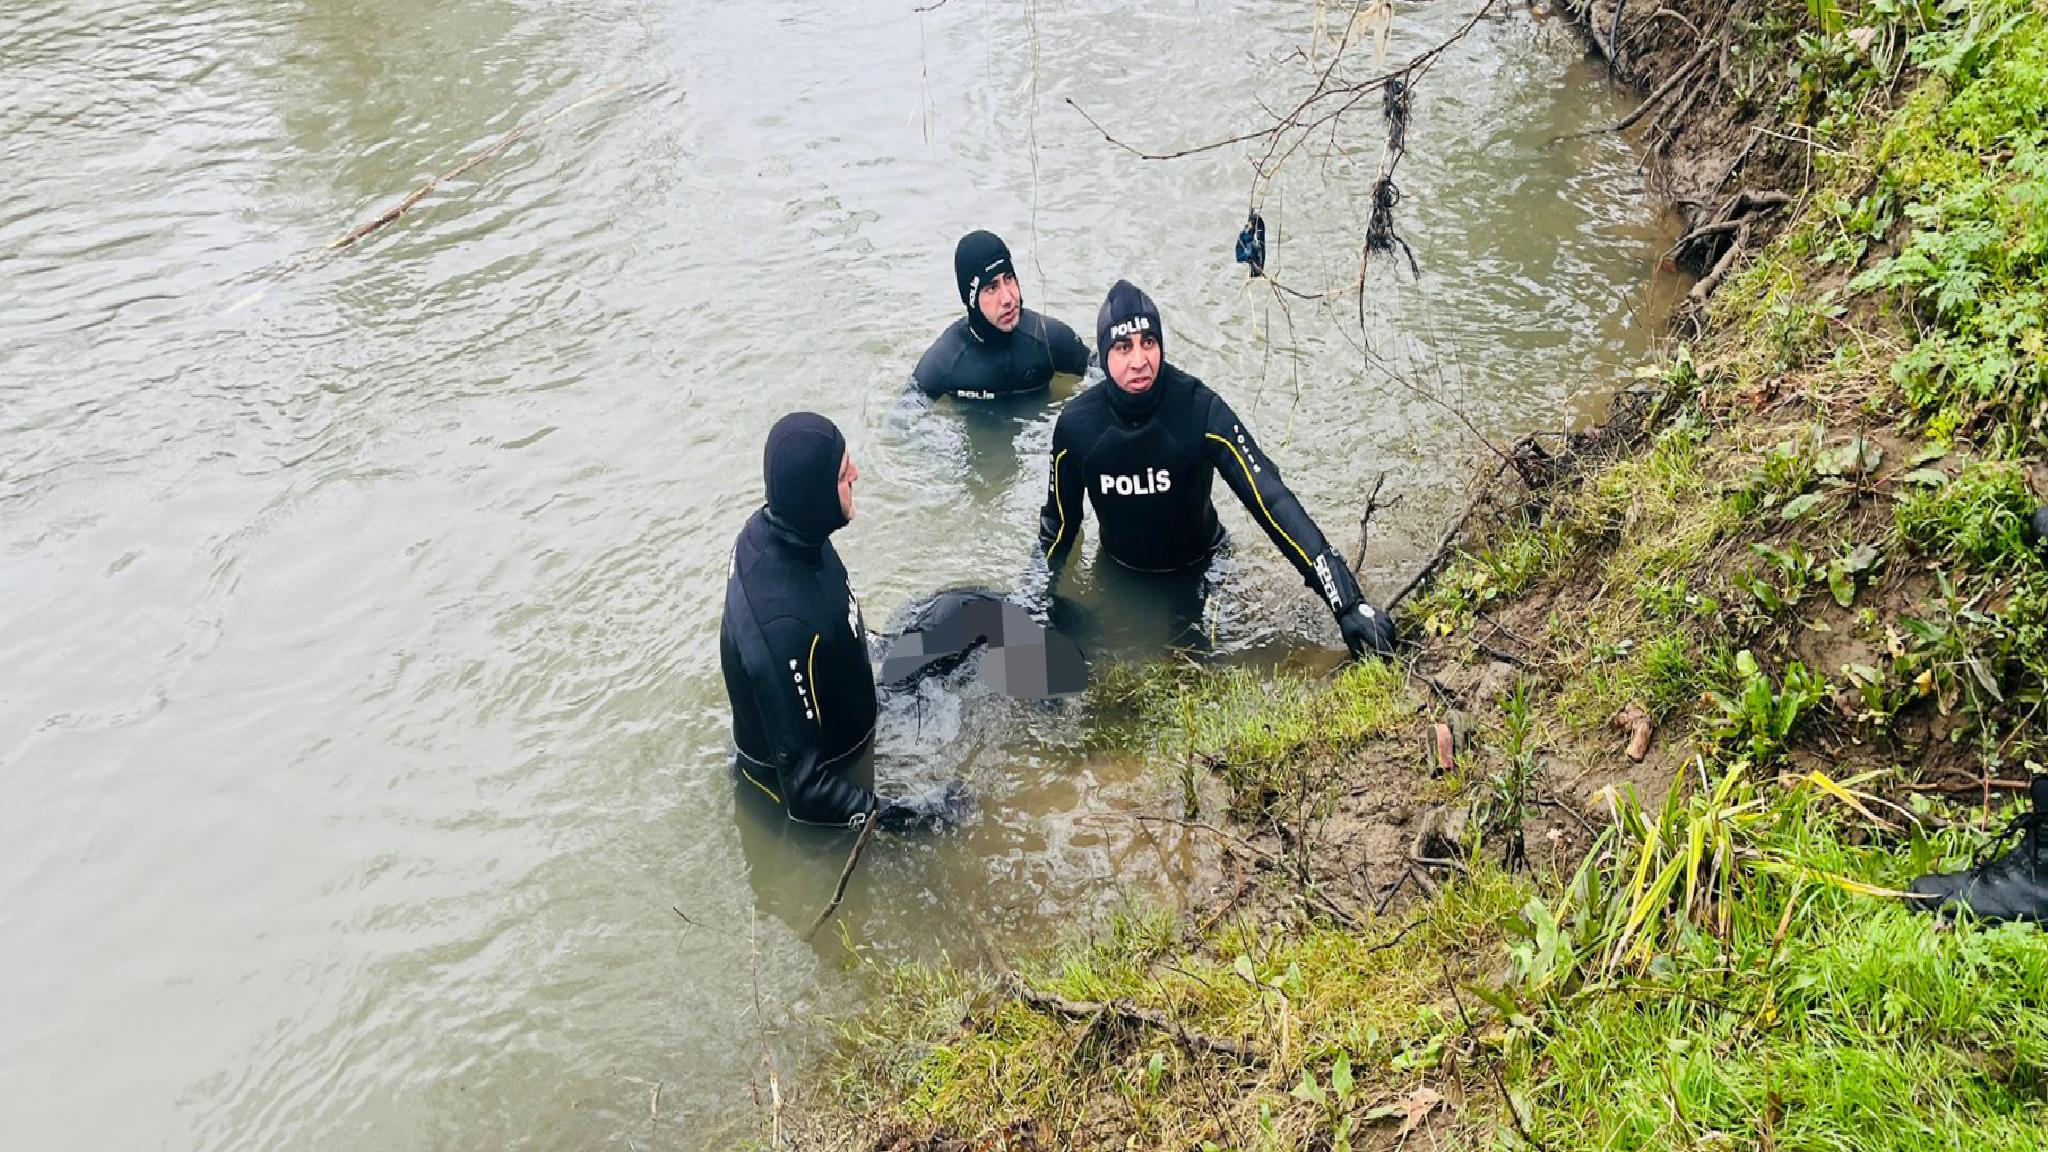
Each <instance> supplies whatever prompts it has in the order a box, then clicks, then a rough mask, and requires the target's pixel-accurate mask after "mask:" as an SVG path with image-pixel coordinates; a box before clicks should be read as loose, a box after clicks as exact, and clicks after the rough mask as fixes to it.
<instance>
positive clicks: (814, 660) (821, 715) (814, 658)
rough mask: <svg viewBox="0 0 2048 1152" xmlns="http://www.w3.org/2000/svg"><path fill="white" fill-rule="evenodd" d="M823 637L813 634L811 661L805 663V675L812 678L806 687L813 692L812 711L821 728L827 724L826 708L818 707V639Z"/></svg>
mask: <svg viewBox="0 0 2048 1152" xmlns="http://www.w3.org/2000/svg"><path fill="white" fill-rule="evenodd" d="M822 639H824V637H822V636H818V635H815V634H813V635H812V636H811V656H810V662H809V663H807V664H805V665H804V675H806V676H808V677H809V678H810V679H809V681H808V682H807V683H806V684H805V687H807V688H809V689H810V692H811V711H812V712H813V713H815V714H816V716H817V721H818V727H820V728H823V727H824V726H825V710H824V709H823V708H820V707H818V641H819V640H822Z"/></svg>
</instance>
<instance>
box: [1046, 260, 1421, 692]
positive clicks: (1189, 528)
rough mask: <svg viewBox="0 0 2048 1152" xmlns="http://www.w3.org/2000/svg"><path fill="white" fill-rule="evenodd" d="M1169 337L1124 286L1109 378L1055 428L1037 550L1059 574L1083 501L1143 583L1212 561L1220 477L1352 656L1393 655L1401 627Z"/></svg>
mask: <svg viewBox="0 0 2048 1152" xmlns="http://www.w3.org/2000/svg"><path fill="white" fill-rule="evenodd" d="M1165 335H1166V332H1165V329H1164V327H1163V326H1162V325H1161V324H1160V322H1159V309H1158V308H1157V307H1156V306H1154V305H1153V303H1152V300H1151V298H1150V297H1149V296H1146V295H1145V294H1144V293H1143V292H1141V291H1139V290H1138V289H1137V288H1134V287H1132V286H1131V284H1130V283H1129V282H1128V281H1123V280H1119V281H1117V282H1116V286H1115V287H1113V288H1111V289H1110V290H1109V296H1108V298H1107V299H1105V300H1104V301H1103V302H1102V311H1101V313H1100V314H1098V315H1097V316H1096V319H1095V340H1096V347H1097V349H1098V350H1099V352H1100V355H1101V358H1102V367H1103V371H1104V372H1105V373H1106V375H1107V377H1108V378H1107V379H1105V380H1102V381H1101V382H1099V383H1097V384H1096V385H1095V386H1094V387H1092V388H1090V389H1088V390H1087V391H1086V392H1083V393H1082V394H1081V395H1079V396H1076V397H1075V398H1074V399H1073V400H1072V401H1071V402H1070V403H1068V405H1067V406H1066V408H1065V409H1064V410H1063V411H1061V413H1060V416H1059V421H1058V423H1056V424H1055V425H1054V426H1053V434H1052V467H1051V469H1050V472H1051V475H1050V477H1049V478H1048V480H1047V484H1046V494H1045V507H1044V509H1043V510H1042V511H1041V512H1040V513H1039V520H1038V544H1039V549H1040V551H1041V552H1042V553H1043V554H1044V556H1045V560H1046V565H1047V568H1048V569H1049V573H1048V575H1056V574H1057V573H1058V571H1059V568H1060V565H1061V563H1062V562H1063V561H1064V560H1065V558H1066V554H1067V552H1068V551H1069V550H1070V549H1072V547H1073V545H1074V542H1075V541H1076V540H1079V539H1080V537H1081V494H1082V493H1083V492H1086V493H1087V496H1088V502H1089V503H1090V504H1092V505H1094V507H1095V519H1096V522H1097V523H1098V524H1099V525H1100V527H1101V530H1102V550H1103V551H1104V552H1106V553H1108V554H1109V556H1110V557H1111V558H1112V559H1114V560H1115V561H1116V562H1117V563H1119V564H1121V565H1123V566H1124V567H1126V568H1131V569H1135V570H1137V571H1140V572H1173V571H1179V570H1182V569H1185V568H1188V567H1190V566H1192V565H1195V564H1199V563H1201V562H1203V561H1205V560H1207V559H1208V558H1209V556H1210V554H1211V553H1213V552H1214V551H1215V550H1216V547H1217V546H1218V545H1219V544H1221V543H1222V542H1223V525H1222V524H1221V523H1220V522H1219V521H1218V520H1217V518H1216V507H1215V505H1214V504H1212V503H1211V502H1210V500H1209V489H1210V485H1211V483H1212V482H1213V481H1214V479H1215V477H1216V473H1217V472H1218V471H1221V472H1222V473H1223V481H1224V483H1226V484H1228V485H1230V490H1231V491H1232V492H1235V493H1236V494H1237V498H1238V500H1239V501H1241V502H1242V503H1243V504H1244V506H1245V510H1246V511H1248V512H1250V513H1251V516H1252V519H1253V520H1255V521H1257V522H1258V525H1259V527H1260V528H1262V529H1264V530H1265V533H1266V535H1267V536H1268V537H1270V538H1271V539H1272V541H1273V544H1274V546H1275V547H1277V548H1279V549H1280V554H1281V555H1283V556H1285V557H1286V558H1287V561H1288V562H1289V563H1290V564H1293V565H1294V567H1295V570H1296V571H1298V572H1300V573H1301V577H1302V579H1303V580H1304V581H1305V582H1306V583H1307V584H1308V586H1309V588H1310V590H1312V591H1314V592H1315V593H1316V594H1317V595H1319V596H1321V597H1322V598H1323V601H1324V602H1325V603H1327V604H1328V605H1329V606H1330V611H1331V612H1332V613H1333V614H1335V616H1336V617H1337V626H1338V628H1339V630H1341V631H1342V632H1343V634H1344V644H1345V646H1346V647H1347V648H1349V649H1350V650H1351V653H1352V654H1353V655H1354V656H1362V655H1364V654H1366V653H1368V652H1374V653H1381V654H1384V653H1387V652H1390V651H1392V650H1393V647H1394V627H1393V622H1392V621H1391V620H1389V619H1388V617H1387V615H1386V613H1384V612H1381V611H1379V610H1377V609H1375V608H1374V607H1373V606H1372V605H1371V604H1369V603H1367V602H1366V600H1365V596H1364V594H1363V593H1361V592H1360V591H1359V589H1358V582H1357V581H1356V580H1355V579H1354V578H1353V577H1352V575H1351V569H1350V568H1348V567H1347V566H1346V565H1345V563H1344V559H1343V557H1342V556H1340V555H1338V554H1337V550H1336V549H1335V548H1332V547H1330V546H1329V544H1328V542H1327V541H1325V540H1324V539H1323V534H1322V532H1321V531H1320V530H1318V529H1317V528H1316V525H1315V522H1314V521H1312V520H1310V519H1309V518H1308V513H1306V512H1304V511H1302V508H1301V503H1300V502H1299V501H1297V500H1296V499H1295V498H1294V494H1293V493H1292V492H1289V491H1288V490H1287V485H1286V484H1285V483H1283V482H1282V481H1281V479H1280V470H1279V469H1278V468H1275V467H1274V466H1273V462H1272V460H1271V459H1269V458H1268V457H1267V456H1266V455H1265V454H1264V453H1262V452H1260V451H1259V446H1258V445H1257V444H1256V443H1254V442H1253V440H1252V437H1251V433H1250V432H1249V431H1247V430H1246V429H1245V426H1244V424H1243V422H1242V421H1240V420H1239V419H1238V418H1237V414H1236V413H1235V412H1232V411H1231V410H1230V405H1228V404H1226V403H1224V402H1223V398H1222V397H1220V396H1218V395H1216V394H1215V393H1214V392H1211V391H1210V390H1209V388H1208V386H1207V385H1205V384H1203V383H1202V382H1201V381H1200V380H1197V379H1195V378H1194V377H1193V376H1190V375H1188V374H1187V373H1185V372H1182V371H1181V370H1179V369H1178V368H1175V367H1173V366H1172V365H1170V364H1167V363H1166V362H1165V354H1164V348H1165Z"/></svg>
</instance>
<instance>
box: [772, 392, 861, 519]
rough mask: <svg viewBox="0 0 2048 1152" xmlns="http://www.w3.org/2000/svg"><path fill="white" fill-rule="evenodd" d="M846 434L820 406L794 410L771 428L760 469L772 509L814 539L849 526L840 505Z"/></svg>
mask: <svg viewBox="0 0 2048 1152" xmlns="http://www.w3.org/2000/svg"><path fill="white" fill-rule="evenodd" d="M845 456H846V437H844V436H841V435H840V434H839V427H838V426H837V425H835V424H833V423H832V422H831V421H830V420H827V419H825V418H824V417H823V416H820V415H818V414H817V413H816V412H792V413H790V414H789V415H787V416H784V417H783V418H782V419H780V420H777V421H776V422H775V427H773V428H771V429H769V430H768V446H767V447H766V448H764V449H763V450H762V452H761V473H762V477H763V478H764V479H765V480H766V481H767V483H768V511H769V513H770V514H772V515H773V516H774V517H775V518H776V519H777V520H780V521H782V522H783V523H784V524H786V525H788V526H789V527H790V528H791V529H793V530H794V531H795V532H796V533H797V534H798V535H799V536H802V537H803V538H805V539H806V540H810V541H812V542H813V543H815V542H818V541H822V540H823V539H825V537H827V536H829V535H831V534H832V533H833V532H836V531H838V530H839V529H840V528H843V527H845V526H846V513H844V512H842V511H840V508H839V462H840V461H841V460H842V459H844V458H845Z"/></svg>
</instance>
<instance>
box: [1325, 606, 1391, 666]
mask: <svg viewBox="0 0 2048 1152" xmlns="http://www.w3.org/2000/svg"><path fill="white" fill-rule="evenodd" d="M1337 630H1338V631H1340V632H1342V633H1343V634H1344V646H1345V647H1346V648H1349V649H1351V655H1352V656H1353V657H1355V658H1358V659H1364V658H1365V657H1367V656H1386V655H1389V654H1391V653H1392V652H1393V651H1394V618H1393V617H1391V616H1389V615H1387V614H1386V613H1385V612H1382V611H1380V610H1379V609H1377V608H1374V607H1373V606H1372V605H1371V604H1368V603H1366V602H1365V601H1363V600H1360V601H1359V602H1358V603H1357V604H1355V605H1353V606H1352V607H1351V609H1350V610H1349V611H1347V612H1345V613H1344V614H1343V615H1341V616H1339V617H1337Z"/></svg>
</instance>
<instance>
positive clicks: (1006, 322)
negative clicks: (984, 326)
mask: <svg viewBox="0 0 2048 1152" xmlns="http://www.w3.org/2000/svg"><path fill="white" fill-rule="evenodd" d="M974 306H975V307H976V308H979V309H981V318H982V319H983V320H986V321H988V322H989V323H990V324H993V325H995V327H996V331H998V332H1009V331H1011V330H1013V329H1015V328H1016V327H1017V321H1018V320H1020V319H1022V318H1023V315H1024V290H1023V289H1022V288H1019V287H1017V278H1016V277H1015V276H1012V275H1010V274H1009V273H1008V272H999V273H997V274H996V278H995V279H993V280H991V281H989V282H988V283H986V284H983V285H982V286H981V291H980V292H978V293H976V294H975V297H974Z"/></svg>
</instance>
